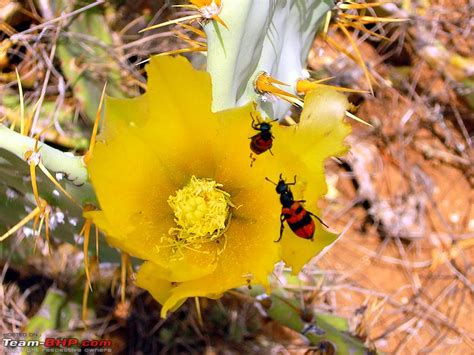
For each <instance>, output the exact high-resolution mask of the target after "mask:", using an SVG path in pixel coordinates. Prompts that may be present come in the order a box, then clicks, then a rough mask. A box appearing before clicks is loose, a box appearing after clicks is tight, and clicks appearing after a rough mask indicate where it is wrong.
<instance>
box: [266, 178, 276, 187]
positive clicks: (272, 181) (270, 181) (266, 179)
mask: <svg viewBox="0 0 474 355" xmlns="http://www.w3.org/2000/svg"><path fill="white" fill-rule="evenodd" d="M265 180H267V181H268V182H271V183H272V184H273V185H275V186H276V185H278V184H276V183H274V182H273V181H272V180H270V179H269V178H267V177H266V176H265Z"/></svg>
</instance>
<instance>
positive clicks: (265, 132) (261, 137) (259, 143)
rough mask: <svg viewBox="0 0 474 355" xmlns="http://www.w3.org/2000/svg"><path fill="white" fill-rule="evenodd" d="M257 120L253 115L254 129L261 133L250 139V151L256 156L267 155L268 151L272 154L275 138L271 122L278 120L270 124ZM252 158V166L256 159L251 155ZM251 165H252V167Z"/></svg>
mask: <svg viewBox="0 0 474 355" xmlns="http://www.w3.org/2000/svg"><path fill="white" fill-rule="evenodd" d="M255 121H256V120H255V118H254V117H253V115H252V128H253V129H254V130H256V131H259V133H257V134H256V135H254V136H252V137H250V149H251V150H252V152H254V153H255V154H257V155H259V154H262V153H265V152H266V151H267V150H268V151H269V152H270V154H271V155H273V153H272V150H271V149H272V145H273V139H274V138H275V137H273V135H272V125H271V122H275V121H278V120H271V121H269V122H257V123H256V122H255ZM250 158H251V159H252V164H253V162H254V161H255V158H254V157H253V156H252V154H250ZM252 164H251V165H252Z"/></svg>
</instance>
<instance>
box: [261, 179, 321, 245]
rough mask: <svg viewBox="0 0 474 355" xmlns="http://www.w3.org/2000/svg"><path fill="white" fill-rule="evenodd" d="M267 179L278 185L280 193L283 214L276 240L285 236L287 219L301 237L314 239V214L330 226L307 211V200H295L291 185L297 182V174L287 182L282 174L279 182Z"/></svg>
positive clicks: (277, 188)
mask: <svg viewBox="0 0 474 355" xmlns="http://www.w3.org/2000/svg"><path fill="white" fill-rule="evenodd" d="M265 179H266V180H267V181H269V182H271V183H272V184H274V185H276V192H277V193H278V194H279V195H280V203H281V214H280V237H279V238H278V239H277V240H275V242H279V241H280V240H281V238H282V237H283V230H284V228H285V226H284V224H283V222H285V221H286V223H288V226H289V227H290V229H291V230H292V231H293V232H294V233H295V234H296V235H297V236H298V237H300V238H303V239H309V240H311V241H312V240H313V237H314V230H315V225H314V221H313V219H312V218H311V216H313V217H314V218H316V219H317V220H318V221H319V222H320V223H321V224H322V225H323V226H325V227H326V228H328V226H327V224H326V223H324V222H323V221H322V220H321V218H319V217H318V216H316V215H315V214H314V213H312V212H310V211H307V210H306V209H305V208H304V207H303V205H302V203H304V202H306V201H305V200H297V201H295V200H294V198H293V193H292V192H291V190H290V185H295V184H296V175H295V177H294V181H293V182H291V183H287V182H286V181H285V180H284V179H283V178H282V174H280V177H279V180H278V184H276V183H274V182H273V181H271V180H270V179H269V178H265Z"/></svg>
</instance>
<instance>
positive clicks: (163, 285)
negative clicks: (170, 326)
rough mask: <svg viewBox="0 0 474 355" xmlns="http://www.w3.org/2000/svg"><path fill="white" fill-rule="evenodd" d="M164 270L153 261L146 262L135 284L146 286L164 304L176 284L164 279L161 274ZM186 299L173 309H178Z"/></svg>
mask: <svg viewBox="0 0 474 355" xmlns="http://www.w3.org/2000/svg"><path fill="white" fill-rule="evenodd" d="M162 274H163V270H162V269H160V268H159V267H158V266H156V265H155V264H153V263H151V262H144V263H143V264H142V265H141V266H140V269H139V271H138V273H137V279H136V281H135V284H136V285H137V286H138V287H141V288H144V289H146V290H148V292H150V294H151V295H152V296H153V298H154V299H156V300H157V301H158V302H160V303H161V304H163V303H164V302H165V301H166V300H167V299H168V298H169V297H170V294H171V291H172V290H173V288H175V287H176V284H175V283H173V282H170V281H166V280H163V279H162V278H160V276H161V275H162ZM185 301H186V299H183V300H182V302H181V303H177V304H176V305H175V307H174V308H173V309H172V311H174V310H176V309H178V308H179V307H180V306H181V305H182V304H183V303H184V302H185Z"/></svg>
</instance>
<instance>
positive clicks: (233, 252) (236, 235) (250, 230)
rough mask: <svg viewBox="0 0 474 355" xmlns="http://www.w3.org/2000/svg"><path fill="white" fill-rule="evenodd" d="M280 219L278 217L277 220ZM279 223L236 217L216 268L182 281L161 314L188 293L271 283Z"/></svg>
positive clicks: (211, 292)
mask: <svg viewBox="0 0 474 355" xmlns="http://www.w3.org/2000/svg"><path fill="white" fill-rule="evenodd" d="M275 222H277V223H278V221H275ZM278 229H279V228H278V225H277V226H275V228H271V229H270V230H269V228H268V224H264V223H259V221H258V220H254V221H234V222H233V223H232V224H231V227H230V229H229V231H228V237H227V247H226V249H225V251H224V253H223V254H221V255H220V258H219V262H218V265H217V268H216V270H215V271H214V272H213V273H212V274H210V275H208V276H205V277H203V278H200V279H196V280H192V281H188V282H183V283H180V284H179V285H178V286H177V287H176V288H174V289H173V290H172V291H171V295H170V297H169V298H168V300H166V302H165V303H164V304H163V309H162V313H161V315H162V317H165V316H166V314H167V312H168V311H169V310H171V309H173V308H174V307H175V306H176V304H178V303H180V302H182V301H183V299H186V298H187V297H192V296H199V297H211V298H215V297H217V296H218V295H220V294H222V293H223V292H225V291H227V290H229V289H232V288H235V287H239V286H242V285H245V284H247V280H250V282H251V283H254V284H262V285H264V286H266V285H267V284H268V276H269V275H270V274H271V273H272V271H273V268H274V264H275V263H276V262H277V261H278V259H279V255H278V254H279V246H278V244H277V243H274V240H275V233H274V231H278Z"/></svg>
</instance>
